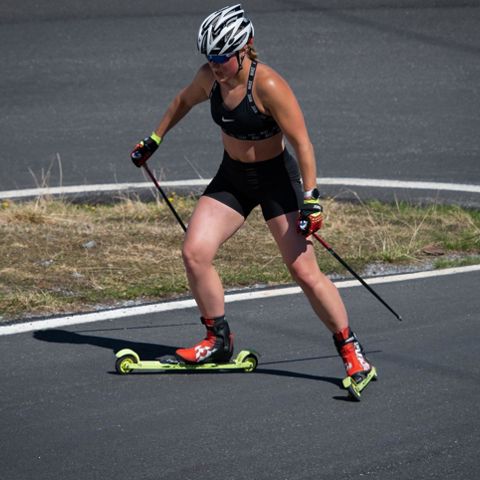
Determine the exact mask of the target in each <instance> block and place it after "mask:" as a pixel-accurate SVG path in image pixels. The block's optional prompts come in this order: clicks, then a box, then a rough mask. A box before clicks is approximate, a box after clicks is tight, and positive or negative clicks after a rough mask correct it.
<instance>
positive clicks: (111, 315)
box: [0, 265, 480, 336]
mask: <svg viewBox="0 0 480 480" xmlns="http://www.w3.org/2000/svg"><path fill="white" fill-rule="evenodd" d="M477 271H480V265H471V266H468V267H457V268H447V269H444V270H429V271H426V272H416V273H406V274H399V275H388V276H385V277H374V278H369V279H368V284H369V285H375V284H381V283H393V282H405V281H410V280H418V279H422V278H432V277H442V276H445V275H454V274H458V273H468V272H477ZM335 285H336V286H337V288H350V287H357V286H360V283H359V282H358V281H357V280H345V281H340V282H335ZM299 293H301V290H300V287H284V288H274V289H268V290H256V291H250V292H245V293H231V294H227V295H225V302H226V303H232V302H239V301H243V300H257V299H262V298H272V297H278V296H283V295H297V294H299ZM194 307H196V303H195V301H194V300H179V301H174V302H163V303H156V304H150V305H142V306H137V307H129V308H119V309H115V310H106V311H102V312H93V313H85V314H77V315H68V316H65V317H57V318H50V319H46V320H37V321H33V322H25V323H17V324H13V325H5V326H3V327H2V326H0V336H1V335H13V334H16V333H26V332H33V331H37V330H46V329H50V328H59V327H66V326H71V325H79V324H84V323H92V322H100V321H103V320H115V319H118V318H125V317H133V316H136V315H147V314H150V313H161V312H167V311H171V310H179V309H186V308H194Z"/></svg>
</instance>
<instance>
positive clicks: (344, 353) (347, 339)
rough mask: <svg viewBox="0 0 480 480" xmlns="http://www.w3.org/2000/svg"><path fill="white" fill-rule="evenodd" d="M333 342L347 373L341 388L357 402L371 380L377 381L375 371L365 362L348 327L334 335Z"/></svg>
mask: <svg viewBox="0 0 480 480" xmlns="http://www.w3.org/2000/svg"><path fill="white" fill-rule="evenodd" d="M333 340H334V342H335V347H336V348H337V351H338V353H339V354H340V356H341V357H342V360H343V363H344V364H345V370H346V372H347V376H346V377H345V378H344V379H343V381H342V386H343V388H344V389H345V390H347V391H348V394H349V397H350V398H351V399H352V400H355V401H358V402H359V401H360V400H361V397H362V392H363V390H364V389H365V388H366V387H367V386H368V385H369V383H370V382H371V381H372V380H374V381H375V380H377V370H376V368H375V367H374V366H373V365H372V364H371V363H369V361H368V360H367V357H366V356H365V352H364V351H363V348H362V346H361V345H360V342H359V341H358V339H357V337H356V335H355V334H354V333H353V332H352V331H351V330H350V328H349V327H347V328H344V329H343V330H341V331H340V332H338V333H336V334H335V335H334V336H333Z"/></svg>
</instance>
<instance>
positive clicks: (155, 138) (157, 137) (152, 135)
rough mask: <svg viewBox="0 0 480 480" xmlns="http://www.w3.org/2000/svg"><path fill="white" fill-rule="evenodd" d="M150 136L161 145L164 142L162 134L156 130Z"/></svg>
mask: <svg viewBox="0 0 480 480" xmlns="http://www.w3.org/2000/svg"><path fill="white" fill-rule="evenodd" d="M150 138H151V139H152V140H153V141H154V142H155V143H156V144H157V145H160V144H161V143H162V137H160V135H157V134H156V133H155V132H152V134H151V135H150Z"/></svg>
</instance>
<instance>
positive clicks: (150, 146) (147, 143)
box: [130, 132, 162, 167]
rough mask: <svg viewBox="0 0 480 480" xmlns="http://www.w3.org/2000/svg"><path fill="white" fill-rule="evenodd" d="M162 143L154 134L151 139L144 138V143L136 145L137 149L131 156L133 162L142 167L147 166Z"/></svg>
mask: <svg viewBox="0 0 480 480" xmlns="http://www.w3.org/2000/svg"><path fill="white" fill-rule="evenodd" d="M161 143H162V138H161V137H159V136H158V135H157V134H156V133H155V132H153V133H152V134H151V135H150V136H149V137H147V138H144V139H143V140H142V141H140V142H139V143H137V145H135V148H134V149H133V150H132V153H131V154H130V158H131V159H132V162H133V163H134V164H135V165H136V166H137V167H141V166H142V165H145V163H146V162H147V160H148V159H149V158H150V157H151V156H152V155H153V154H154V153H155V151H156V150H157V148H158V146H159V145H160V144H161Z"/></svg>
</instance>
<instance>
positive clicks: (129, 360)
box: [115, 355, 137, 375]
mask: <svg viewBox="0 0 480 480" xmlns="http://www.w3.org/2000/svg"><path fill="white" fill-rule="evenodd" d="M135 363H137V361H136V359H135V357H134V356H133V355H124V356H123V357H120V358H117V361H116V362H115V370H116V371H117V373H119V374H120V375H126V374H127V373H130V372H131V371H132V365H133V364H135Z"/></svg>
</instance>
